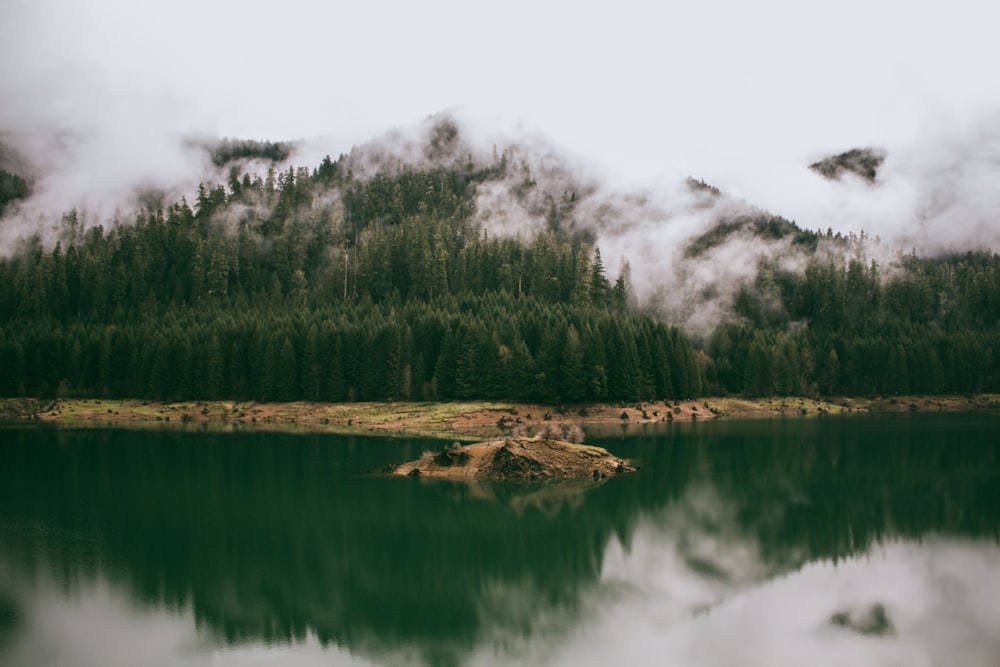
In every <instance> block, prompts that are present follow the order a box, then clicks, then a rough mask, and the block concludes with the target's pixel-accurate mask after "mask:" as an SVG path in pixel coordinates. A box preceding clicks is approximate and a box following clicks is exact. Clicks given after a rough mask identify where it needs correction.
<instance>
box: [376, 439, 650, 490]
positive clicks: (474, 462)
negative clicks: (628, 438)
mask: <svg viewBox="0 0 1000 667" xmlns="http://www.w3.org/2000/svg"><path fill="white" fill-rule="evenodd" d="M634 471H635V468H634V467H632V466H631V465H629V462H628V461H626V460H625V459H621V458H618V457H617V456H614V455H613V454H611V453H610V452H609V451H608V450H606V449H604V448H603V447H595V446H592V445H583V444H576V443H573V442H567V441H565V440H556V439H550V438H544V437H535V438H527V437H515V438H506V439H504V440H493V441H490V442H478V443H475V444H472V445H461V444H459V443H457V442H456V443H453V444H451V445H449V446H447V447H445V448H444V449H442V450H441V451H439V452H426V453H424V455H423V456H421V457H420V458H419V459H417V460H416V461H409V462H407V463H402V464H397V465H389V466H386V469H385V470H384V472H386V473H388V474H393V475H406V476H409V477H431V478H442V479H461V480H477V481H547V480H593V481H595V482H600V481H603V480H606V479H608V478H609V477H611V476H613V475H618V474H623V473H627V472H634Z"/></svg>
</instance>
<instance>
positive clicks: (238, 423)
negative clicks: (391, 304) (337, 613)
mask: <svg viewBox="0 0 1000 667" xmlns="http://www.w3.org/2000/svg"><path fill="white" fill-rule="evenodd" d="M968 410H1000V395H997V394H979V395H969V396H897V397H887V398H874V399H868V398H837V399H826V400H817V399H809V398H763V399H743V398H707V399H698V400H696V401H693V400H688V401H656V402H643V403H638V402H637V403H628V404H618V405H609V404H586V405H573V406H562V407H553V406H545V405H538V404H529V403H492V402H469V403H310V402H296V403H255V402H235V401H186V402H178V403H159V402H155V401H139V400H118V399H114V400H112V399H52V400H39V399H28V398H24V399H0V419H6V420H14V421H25V420H27V421H39V422H52V423H58V424H64V425H74V426H80V425H93V426H126V427H130V428H141V427H151V428H163V427H171V428H173V427H178V428H198V429H205V430H235V431H239V430H273V431H303V432H331V433H379V434H384V435H389V434H404V435H416V436H428V437H436V438H447V439H458V440H464V441H473V440H484V439H495V438H508V437H514V438H517V437H521V436H533V435H537V434H539V432H541V431H543V430H545V431H546V433H545V435H546V436H547V437H552V438H555V439H558V438H560V437H564V436H560V435H557V434H556V431H557V430H562V432H563V433H565V430H566V429H568V428H572V427H574V426H582V427H596V426H609V425H621V426H627V427H628V428H641V427H642V426H643V425H645V424H654V423H664V422H685V421H687V422H690V421H695V420H709V419H717V418H729V419H740V418H752V417H774V416H786V415H824V414H830V415H836V414H855V413H866V412H894V411H900V412H901V411H911V412H930V411H950V412H954V411H968Z"/></svg>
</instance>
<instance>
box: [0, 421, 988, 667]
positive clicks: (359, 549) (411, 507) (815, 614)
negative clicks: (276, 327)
mask: <svg viewBox="0 0 1000 667" xmlns="http://www.w3.org/2000/svg"><path fill="white" fill-rule="evenodd" d="M995 424H996V422H995V420H993V419H991V418H989V417H964V416H953V415H952V416H935V417H934V418H933V419H931V418H927V417H919V416H918V417H910V416H907V417H906V418H905V419H898V420H874V419H867V420H837V421H830V422H826V423H821V422H819V421H817V420H813V421H811V422H799V421H790V422H761V423H756V424H743V425H733V424H730V425H723V424H719V425H715V424H705V425H697V426H695V427H686V428H675V429H672V430H671V431H669V432H668V433H666V434H662V433H661V434H646V435H644V436H640V437H630V438H628V439H623V440H621V439H616V440H615V441H614V442H605V443H604V444H606V445H608V446H610V447H612V448H614V450H615V451H616V453H621V454H623V455H626V456H634V457H636V458H640V459H642V461H643V470H642V472H641V473H640V474H638V475H635V476H630V477H627V478H623V479H619V480H613V483H609V484H606V485H603V486H601V487H599V488H596V489H593V490H590V491H587V492H586V493H582V492H579V493H577V492H573V493H569V494H560V493H554V494H552V493H545V494H543V496H542V497H543V498H544V502H536V501H534V500H532V501H527V502H526V501H525V500H524V498H525V496H524V495H523V494H520V493H515V492H512V491H511V490H510V489H507V488H503V487H501V488H498V489H491V490H489V489H488V490H485V492H484V490H483V489H476V488H471V487H465V486H460V485H457V486H456V485H449V484H422V483H417V482H415V480H408V479H385V478H379V477H372V476H364V475H358V474H354V471H358V470H365V469H376V468H379V467H381V466H382V465H384V464H385V463H386V462H389V461H394V460H404V459H408V458H413V457H415V456H417V455H419V454H420V452H421V451H422V450H423V449H424V448H429V447H434V446H436V443H428V442H424V441H401V440H377V439H372V440H368V441H359V440H353V439H345V438H333V437H328V436H327V437H319V436H308V437H306V436H277V435H266V436H250V437H248V436H246V435H242V436H233V435H199V436H194V435H185V434H179V433H139V434H137V433H129V432H124V431H84V432H67V431H52V430H40V431H38V430H25V429H16V430H9V431H6V432H4V433H3V435H4V444H3V445H2V446H0V663H2V664H23V665H41V664H66V663H71V664H95V665H96V664H136V663H142V664H170V665H174V664H176V665H188V664H313V663H317V664H318V663H320V662H322V663H323V664H330V662H331V661H332V662H333V663H334V664H406V665H410V664H430V665H458V664H496V663H498V662H499V663H509V664H514V663H532V664H540V663H552V664H569V663H570V662H572V663H573V664H606V663H607V662H608V661H610V660H625V661H627V662H629V663H633V664H650V663H654V662H655V663H656V664H663V663H664V662H673V663H676V664H741V663H742V664H746V663H747V662H752V663H763V664H813V663H814V664H843V663H845V662H848V663H853V662H858V664H921V663H923V664H940V662H942V661H941V660H938V658H939V657H941V656H944V655H953V656H958V657H959V658H960V659H958V660H954V661H947V660H945V661H944V662H951V663H953V664H979V663H978V662H977V661H980V660H981V659H982V658H983V657H984V656H994V657H995V656H997V655H1000V647H998V646H997V645H996V642H995V641H994V640H992V639H991V635H990V634H989V633H987V632H985V631H984V632H979V631H978V629H979V628H985V629H989V628H995V627H1000V624H998V623H996V622H995V621H997V620H1000V619H998V618H997V614H998V612H997V609H998V608H1000V605H998V604H996V603H995V602H994V600H997V599H1000V597H998V596H997V593H1000V591H998V590H997V588H998V586H1000V574H997V573H998V572H1000V568H998V567H997V566H998V565H1000V561H998V552H997V549H998V547H997V535H998V527H1000V484H998V482H1000V470H998V466H997V453H998V451H997V450H998V447H1000V445H998V444H997V443H995V442H994V437H993V434H994V433H995V430H996V429H995ZM8 436H9V437H8ZM529 498H530V496H529ZM947 591H952V593H955V592H956V591H957V592H959V593H960V594H957V593H955V594H946V593H947ZM880 613H881V614H883V615H884V617H885V619H886V623H888V626H887V627H889V628H890V630H891V631H874V632H873V631H870V630H871V628H875V629H876V630H877V629H878V627H879V625H878V623H874V624H873V622H872V621H871V620H870V619H871V618H876V619H877V618H878V614H880ZM991 622H992V625H991V624H990V623H991ZM883 625H885V624H883ZM931 626H933V631H932V628H931ZM866 628H867V630H866ZM884 629H885V628H883V630H884ZM119 637H121V638H122V639H121V640H120V641H119ZM962 642H964V644H963V646H964V648H962V649H961V652H959V650H960V647H958V646H957V644H961V643H962ZM772 645H773V646H772ZM966 645H967V646H966ZM831 650H833V651H835V653H834V654H832V655H827V653H826V652H827V651H831ZM137 651H138V652H139V653H136V652H137ZM143 652H145V653H143ZM755 652H756V653H755ZM137 655H140V656H141V659H137V657H136V656H137ZM754 656H755V657H759V658H760V659H759V660H758V659H753V660H749V659H748V658H749V657H754ZM824 656H826V657H824ZM70 657H71V658H72V659H68V658H70ZM824 661H825V662H824ZM900 661H902V662H900ZM995 662H996V661H995V660H993V661H992V662H988V663H987V662H984V663H983V664H993V663H995Z"/></svg>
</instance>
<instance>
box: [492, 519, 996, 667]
mask: <svg viewBox="0 0 1000 667" xmlns="http://www.w3.org/2000/svg"><path fill="white" fill-rule="evenodd" d="M668 525H669V522H668ZM676 548H677V543H676V542H672V540H671V538H670V537H669V533H668V532H667V531H664V530H663V528H662V527H654V526H652V525H650V526H646V527H643V528H642V529H640V531H639V533H637V534H636V536H635V539H634V540H633V546H632V548H631V550H630V551H629V552H627V553H626V552H624V551H621V552H620V553H616V550H618V549H619V548H618V547H614V546H612V547H611V548H610V551H609V558H610V561H611V563H612V565H611V567H612V569H614V571H615V572H619V573H624V574H623V575H615V576H614V577H611V578H609V577H607V576H606V577H605V582H604V585H612V586H613V585H617V584H620V582H621V581H622V580H629V579H630V578H632V577H634V581H632V582H631V583H630V584H629V585H628V586H627V587H625V589H624V590H623V589H622V588H621V587H620V586H619V588H618V593H617V595H616V596H614V597H609V596H604V597H601V596H597V597H595V599H594V600H593V608H592V609H591V614H590V615H589V620H587V621H585V622H583V623H581V624H579V625H578V626H577V627H576V628H575V629H574V630H573V631H572V632H571V633H570V634H569V635H568V636H567V637H566V638H565V639H564V640H563V642H562V643H561V645H560V647H559V648H558V649H555V650H553V651H552V653H551V655H550V656H549V657H550V658H551V659H549V660H546V662H547V663H549V664H559V665H563V664H565V665H605V664H629V665H645V664H681V665H742V664H753V665H790V666H791V665H796V666H798V665H908V666H912V665H916V666H920V665H928V666H929V665H983V666H984V667H985V666H987V665H996V664H997V659H998V656H1000V636H997V633H996V629H997V628H1000V603H998V600H1000V546H998V545H997V544H996V543H988V542H973V541H949V540H944V539H932V540H929V541H927V540H925V541H923V542H921V543H915V542H898V543H892V544H889V545H887V546H884V547H881V548H878V549H876V550H875V551H874V552H872V553H870V554H868V555H865V556H861V557H856V558H851V559H848V560H845V561H842V562H840V563H833V562H829V561H823V562H817V563H812V564H809V565H807V566H805V567H803V568H802V569H801V570H799V571H797V572H794V573H792V574H789V575H787V576H782V577H779V578H776V579H772V580H770V581H769V582H768V583H766V584H763V585H761V586H758V587H756V588H754V587H750V588H747V586H749V585H750V584H751V579H752V577H753V572H754V567H760V566H759V565H758V566H754V565H753V564H752V563H751V562H749V561H748V562H747V563H746V564H744V565H745V566H744V567H740V566H736V567H735V568H733V569H732V570H731V571H732V572H734V573H736V574H740V573H743V574H744V575H745V578H744V579H743V580H742V581H736V580H735V579H734V580H733V583H732V584H731V585H730V586H729V587H728V588H727V587H726V586H723V585H720V584H719V583H718V582H716V583H711V582H709V581H706V580H705V579H704V577H703V575H701V574H700V573H699V572H697V570H691V569H685V568H684V567H683V566H682V565H681V561H682V559H680V558H679V557H678V555H677V554H676V553H674V554H671V553H670V552H671V550H676ZM657 554H658V555H657ZM727 558H728V557H727ZM762 571H763V570H761V569H758V570H756V572H758V573H759V572H762ZM644 572H645V576H644V575H643V573H644ZM699 602H701V603H705V604H714V606H712V607H711V608H709V609H707V610H706V611H705V612H704V613H691V612H692V611H697V607H698V603H699ZM876 604H881V605H883V606H884V608H885V611H886V613H887V615H888V618H889V621H890V622H891V624H892V626H893V628H894V632H892V633H888V634H887V635H885V636H866V635H864V634H861V633H859V632H856V631H853V630H851V629H850V628H845V627H841V626H838V625H836V624H834V623H832V622H831V617H832V616H833V615H834V614H835V613H838V612H843V611H850V610H856V609H864V608H871V607H872V606H873V605H876ZM550 650H552V649H550ZM481 662H482V663H483V664H485V663H487V662H489V661H488V660H483V661H481Z"/></svg>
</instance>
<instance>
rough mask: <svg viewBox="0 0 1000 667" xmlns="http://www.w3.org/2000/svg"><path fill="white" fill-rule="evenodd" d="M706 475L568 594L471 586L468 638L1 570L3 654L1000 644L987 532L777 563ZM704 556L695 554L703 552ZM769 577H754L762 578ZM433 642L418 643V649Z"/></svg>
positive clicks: (990, 648) (683, 657) (786, 655)
mask: <svg viewBox="0 0 1000 667" xmlns="http://www.w3.org/2000/svg"><path fill="white" fill-rule="evenodd" d="M734 521H735V517H734V515H733V513H732V510H731V508H727V506H726V505H725V504H724V503H722V502H720V501H719V499H718V497H717V496H716V495H715V494H714V493H713V492H712V491H711V490H709V489H707V488H702V489H700V490H696V491H693V492H691V493H688V494H685V496H684V498H682V499H681V500H680V501H678V503H677V504H676V505H674V506H672V507H670V508H668V509H667V510H665V511H663V512H662V513H658V514H657V515H656V516H655V517H647V518H646V519H645V520H644V521H643V522H641V524H640V525H639V527H638V528H637V530H636V532H635V534H634V535H633V537H632V539H631V540H629V542H628V545H627V546H623V545H621V544H619V543H618V542H617V541H613V542H612V543H611V544H610V545H609V546H608V548H607V554H606V556H605V563H604V568H603V571H602V577H601V581H600V583H598V584H597V585H596V586H595V587H594V588H593V589H591V590H589V591H584V592H583V593H582V598H581V600H580V602H579V604H574V603H572V602H570V601H564V602H563V603H553V601H552V600H544V599H539V595H538V593H537V591H536V590H533V588H532V587H531V586H530V584H528V583H525V584H524V585H521V586H509V585H500V584H497V585H496V586H494V587H490V588H488V589H487V590H484V591H483V604H482V606H481V608H480V614H481V617H482V618H481V620H482V622H483V625H484V628H485V629H484V632H483V635H482V636H481V637H480V641H479V644H478V647H477V648H476V649H475V651H474V652H473V654H472V655H471V656H468V657H467V659H464V660H463V659H462V655H463V650H462V649H460V648H458V647H456V650H454V651H444V652H440V651H439V652H435V651H433V650H431V649H433V647H426V646H424V647H422V646H419V645H413V646H390V647H386V646H382V645H379V644H378V642H377V641H375V640H374V639H372V640H368V641H360V642H359V644H360V645H363V646H359V645H355V646H353V649H354V650H355V651H358V650H360V651H361V653H363V654H364V656H366V657H359V656H358V655H356V654H352V653H351V652H350V651H348V650H347V649H346V648H341V647H336V646H323V645H322V644H321V643H320V642H319V641H318V640H317V639H316V637H315V635H313V634H312V633H311V632H307V633H306V634H305V636H304V637H303V638H302V639H301V640H299V641H297V642H294V643H291V644H279V645H274V646H264V645H260V644H256V645H254V644H241V645H236V646H225V645H224V644H225V642H223V641H221V640H218V639H216V638H214V637H212V636H210V635H207V634H206V633H205V632H203V631H200V630H199V629H198V623H197V621H196V619H195V618H194V615H193V613H192V611H191V610H190V608H189V607H184V606H182V607H180V608H177V609H169V608H167V607H162V606H161V607H157V608H149V607H146V606H144V605H142V604H140V603H137V602H135V601H133V600H131V599H130V598H129V596H128V594H127V593H126V592H123V591H122V590H120V589H119V588H117V587H116V586H113V585H111V584H109V583H108V582H107V581H105V580H104V579H102V578H98V579H97V580H96V581H93V582H85V583H80V584H79V585H74V586H72V587H71V588H70V589H68V590H67V589H66V588H65V587H62V586H59V585H56V584H54V583H52V582H51V581H49V582H35V583H33V584H30V585H28V584H13V585H12V584H11V582H12V581H13V579H9V578H5V579H8V580H7V581H6V582H4V589H5V592H6V591H7V590H8V589H9V590H10V592H12V593H13V594H14V595H13V597H14V598H16V599H17V604H18V625H17V627H16V628H15V630H14V634H13V636H12V638H11V641H10V643H9V644H7V645H5V646H0V664H4V665H8V664H9V665H19V666H24V667H33V666H35V665H69V664H72V665H81V666H89V665H94V666H95V667H96V666H97V665H101V666H108V667H116V666H118V665H138V664H141V665H153V666H160V665H162V666H167V665H195V666H208V665H216V666H222V667H228V666H229V665H261V666H264V665H268V666H270V665H291V666H293V667H295V666H312V665H321V664H322V665H330V664H334V665H348V666H355V665H420V664H455V665H459V664H468V665H497V664H511V665H514V664H546V665H574V666H577V665H584V666H585V665H607V664H620V665H652V664H656V665H662V664H676V665H692V666H705V667H709V666H715V665H719V666H722V665H746V664H752V665H769V666H778V667H780V666H783V665H788V666H793V665H794V666H796V667H798V666H799V665H818V666H825V665H831V666H832V665H862V666H866V665H871V666H881V665H906V666H907V667H910V666H916V667H922V666H928V667H929V666H931V665H963V666H967V665H971V666H980V665H981V666H983V667H986V666H990V667H995V665H996V664H997V657H998V656H1000V636H997V633H996V629H997V628H1000V603H998V601H1000V544H997V543H996V542H982V541H980V542H977V541H971V540H949V539H944V538H931V539H925V540H923V541H921V542H912V541H907V542H893V543H891V544H888V545H885V546H882V547H878V548H876V549H875V550H873V551H872V552H871V553H869V554H866V555H864V556H859V557H855V558H850V559H847V560H843V561H841V562H839V563H834V562H832V561H820V562H815V563H811V564H808V565H806V566H804V567H802V568H801V569H799V570H798V571H795V572H792V573H786V574H780V573H778V572H776V571H775V570H774V569H772V568H770V566H768V565H766V564H764V563H763V562H762V561H761V559H760V557H759V554H758V552H757V549H756V548H755V546H754V543H753V540H752V538H750V537H749V536H745V535H743V534H741V532H740V531H739V529H738V527H737V526H736V524H735V523H733V522H734ZM702 561H704V562H702ZM761 582H766V583H761ZM876 605H881V606H883V607H884V609H885V613H886V615H887V617H888V620H889V622H890V623H891V626H892V631H891V632H888V633H885V634H883V635H872V636H868V635H865V634H863V633H861V632H858V631H856V630H853V629H851V627H849V626H845V625H843V624H837V623H835V622H833V620H832V619H833V617H834V615H836V614H842V613H843V614H848V615H850V616H852V617H853V616H854V615H855V614H856V613H858V612H859V610H860V613H864V612H865V610H870V609H873V608H875V607H876ZM428 651H430V652H428Z"/></svg>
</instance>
